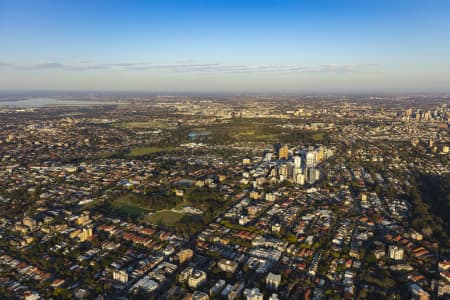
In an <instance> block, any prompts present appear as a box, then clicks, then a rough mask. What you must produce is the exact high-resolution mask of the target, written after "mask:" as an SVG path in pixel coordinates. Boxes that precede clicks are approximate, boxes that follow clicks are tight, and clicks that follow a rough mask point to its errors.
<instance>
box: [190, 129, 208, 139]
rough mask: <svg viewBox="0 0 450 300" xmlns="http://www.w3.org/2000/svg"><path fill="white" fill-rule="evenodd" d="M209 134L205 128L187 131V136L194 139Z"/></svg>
mask: <svg viewBox="0 0 450 300" xmlns="http://www.w3.org/2000/svg"><path fill="white" fill-rule="evenodd" d="M210 134H211V132H209V131H206V130H205V131H191V132H189V134H188V137H189V138H190V139H191V140H194V139H196V138H201V137H205V136H208V135H210Z"/></svg>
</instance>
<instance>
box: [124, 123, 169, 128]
mask: <svg viewBox="0 0 450 300" xmlns="http://www.w3.org/2000/svg"><path fill="white" fill-rule="evenodd" d="M116 126H117V127H122V128H128V129H147V128H158V129H167V128H170V127H171V124H169V123H166V122H163V121H146V122H125V123H117V124H116Z"/></svg>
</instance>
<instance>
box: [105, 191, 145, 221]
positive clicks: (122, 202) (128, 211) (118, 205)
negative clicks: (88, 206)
mask: <svg viewBox="0 0 450 300" xmlns="http://www.w3.org/2000/svg"><path fill="white" fill-rule="evenodd" d="M111 207H112V209H113V210H115V211H117V212H118V213H119V214H122V215H129V216H135V217H138V216H141V215H142V214H145V213H148V212H149V211H150V209H149V208H148V207H145V206H142V205H141V204H139V203H138V196H137V195H133V194H127V195H124V196H122V197H120V198H117V199H116V200H114V201H113V202H112V203H111Z"/></svg>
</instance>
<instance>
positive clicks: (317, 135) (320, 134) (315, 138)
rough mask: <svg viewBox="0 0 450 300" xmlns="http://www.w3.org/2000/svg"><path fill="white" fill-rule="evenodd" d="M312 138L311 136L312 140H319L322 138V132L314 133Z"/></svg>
mask: <svg viewBox="0 0 450 300" xmlns="http://www.w3.org/2000/svg"><path fill="white" fill-rule="evenodd" d="M312 138H313V140H314V141H316V142H320V141H322V140H323V138H324V134H323V133H314V134H313V136H312Z"/></svg>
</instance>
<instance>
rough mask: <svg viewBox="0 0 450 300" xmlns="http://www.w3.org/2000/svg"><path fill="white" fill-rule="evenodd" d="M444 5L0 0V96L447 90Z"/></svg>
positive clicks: (449, 78) (448, 45)
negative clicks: (16, 93)
mask: <svg viewBox="0 0 450 300" xmlns="http://www.w3.org/2000/svg"><path fill="white" fill-rule="evenodd" d="M449 6H450V5H449V4H448V3H446V2H445V1H427V2H426V3H425V2H424V1H395V3H394V1H376V2H364V3H362V2H361V1H344V2H341V1H339V2H338V1H258V2H254V1H248V2H246V3H239V2H237V1H213V2H210V1H189V2H183V1H152V2H149V3H148V2H140V1H134V2H126V3H123V2H120V1H117V2H114V1H78V2H71V1H60V2H58V3H56V2H52V1H33V2H29V1H5V0H2V1H0V36H1V37H2V38H1V40H2V49H0V77H1V78H2V80H1V82H0V90H3V91H5V90H75V91H77V90H78V91H81V90H108V91H154V92H232V93H240V92H242V93H245V92H275V93H277V92H282V93H296V92H300V93H301V92H304V93H308V92H325V93H328V92H336V93H346V92H349V93H364V92H368V93H370V92H393V93H395V92H448V91H450V89H449V88H448V87H449V83H450V71H449V70H450V59H449V58H448V55H447V53H448V52H449V50H450V39H448V32H447V28H449V25H450V24H449V22H450V21H448V20H446V18H445V17H446V16H445V12H446V11H448V8H449Z"/></svg>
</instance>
